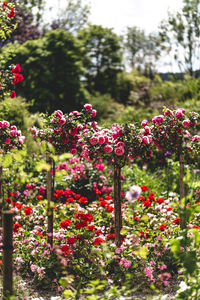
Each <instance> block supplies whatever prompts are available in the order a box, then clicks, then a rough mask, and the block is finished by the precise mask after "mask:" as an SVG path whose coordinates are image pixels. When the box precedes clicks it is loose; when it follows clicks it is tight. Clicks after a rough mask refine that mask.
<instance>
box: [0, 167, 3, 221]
mask: <svg viewBox="0 0 200 300" xmlns="http://www.w3.org/2000/svg"><path fill="white" fill-rule="evenodd" d="M2 212H3V167H2V166H0V227H2Z"/></svg>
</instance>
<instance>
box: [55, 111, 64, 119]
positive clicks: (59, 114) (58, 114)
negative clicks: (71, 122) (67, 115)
mask: <svg viewBox="0 0 200 300" xmlns="http://www.w3.org/2000/svg"><path fill="white" fill-rule="evenodd" d="M54 114H55V115H56V117H58V118H62V116H63V112H62V111H61V110H56V111H54Z"/></svg>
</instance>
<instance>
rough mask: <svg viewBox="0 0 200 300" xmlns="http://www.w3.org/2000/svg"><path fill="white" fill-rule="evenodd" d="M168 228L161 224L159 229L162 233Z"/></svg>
mask: <svg viewBox="0 0 200 300" xmlns="http://www.w3.org/2000/svg"><path fill="white" fill-rule="evenodd" d="M166 228H167V225H165V224H161V225H160V227H159V229H160V231H164V230H165V229H166Z"/></svg>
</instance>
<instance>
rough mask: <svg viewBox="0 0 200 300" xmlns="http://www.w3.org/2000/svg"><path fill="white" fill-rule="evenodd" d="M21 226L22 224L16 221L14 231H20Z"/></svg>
mask: <svg viewBox="0 0 200 300" xmlns="http://www.w3.org/2000/svg"><path fill="white" fill-rule="evenodd" d="M20 227H22V225H21V224H19V223H15V224H14V225H13V232H18V230H19V228H20Z"/></svg>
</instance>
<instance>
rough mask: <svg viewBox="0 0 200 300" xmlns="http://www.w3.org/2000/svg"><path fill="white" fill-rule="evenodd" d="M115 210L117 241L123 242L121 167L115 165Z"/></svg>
mask: <svg viewBox="0 0 200 300" xmlns="http://www.w3.org/2000/svg"><path fill="white" fill-rule="evenodd" d="M114 212H115V243H116V245H117V247H119V246H120V244H121V238H120V231H121V228H122V213H121V167H119V166H116V165H115V166H114Z"/></svg>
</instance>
